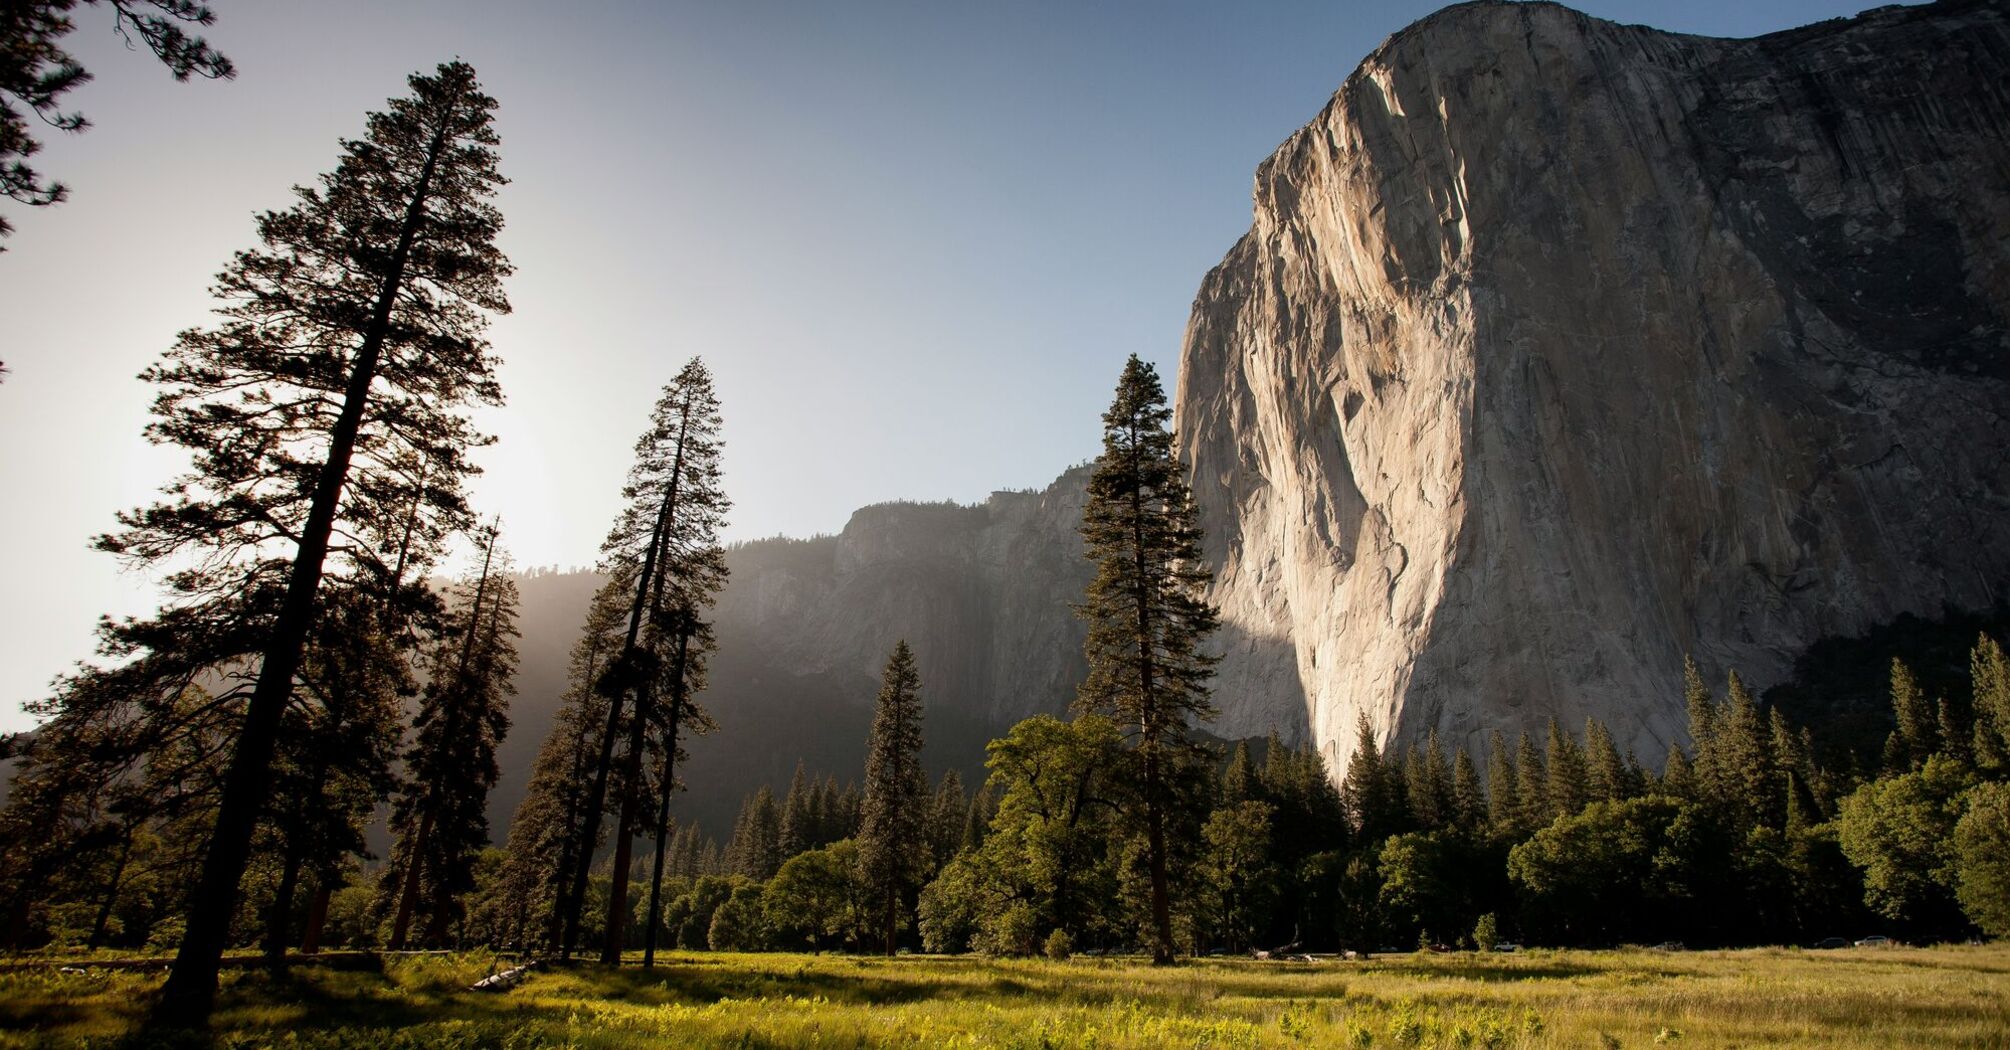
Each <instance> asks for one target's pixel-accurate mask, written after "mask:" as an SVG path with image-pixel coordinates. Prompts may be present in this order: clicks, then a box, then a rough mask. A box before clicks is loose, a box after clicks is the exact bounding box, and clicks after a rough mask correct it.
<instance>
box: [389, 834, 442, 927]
mask: <svg viewBox="0 0 2010 1050" xmlns="http://www.w3.org/2000/svg"><path fill="white" fill-rule="evenodd" d="M432 837H433V815H432V814H431V813H424V814H421V815H420V817H419V833H418V834H417V835H414V836H412V848H411V849H410V850H409V851H407V852H406V854H405V878H404V880H403V881H404V885H403V886H401V887H399V889H398V917H397V919H396V920H394V921H393V922H392V924H391V941H390V943H389V944H386V945H385V947H387V948H389V949H391V950H392V951H394V952H401V951H404V950H405V938H406V935H408V934H410V933H411V931H412V912H413V911H414V910H415V909H416V908H417V907H418V904H419V869H420V868H423V867H425V865H426V850H427V849H428V848H430V847H431V846H432Z"/></svg>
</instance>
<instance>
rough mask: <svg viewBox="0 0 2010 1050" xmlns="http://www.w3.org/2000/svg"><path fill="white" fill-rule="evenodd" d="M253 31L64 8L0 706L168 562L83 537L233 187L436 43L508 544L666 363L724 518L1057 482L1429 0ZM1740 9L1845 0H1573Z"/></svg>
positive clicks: (47, 674) (363, 1)
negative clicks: (480, 220)
mask: <svg viewBox="0 0 2010 1050" xmlns="http://www.w3.org/2000/svg"><path fill="white" fill-rule="evenodd" d="M212 3H213V6H214V7H215V8H216V10H217V13H218V16H219V19H220V21H219V23H218V25H217V26H216V27H215V28H214V30H213V31H211V33H210V34H209V35H210V37H211V39H212V40H213V41H214V42H215V43H217V44H218V45H219V46H221V47H222V48H223V50H225V51H226V52H227V53H228V54H229V55H230V56H231V57H232V58H233V59H234V60H235V61H236V62H237V63H238V65H239V67H240V73H239V76H238V78H237V79H236V80H235V81H232V82H226V83H206V82H197V83H191V84H181V85H178V84H174V83H172V82H171V81H169V79H168V78H167V76H166V74H165V73H164V72H163V71H162V70H161V68H160V67H159V66H158V64H156V63H154V62H153V61H152V59H151V57H150V56H147V55H145V54H143V53H129V52H127V51H126V50H124V48H123V47H122V46H121V44H120V41H119V40H118V38H117V37H116V36H115V35H113V33H112V31H111V26H110V23H109V20H108V19H107V17H106V14H105V12H104V11H103V10H100V9H98V8H95V7H81V8H80V9H79V10H78V11H77V12H76V19H77V21H78V23H79V28H78V30H77V32H76V33H75V34H73V36H72V37H71V38H70V39H71V45H72V49H73V50H74V51H75V53H76V54H77V55H78V56H79V57H80V58H81V59H82V60H83V61H84V63H85V65H86V66H87V67H88V68H89V69H90V70H91V72H92V73H94V74H95V75H96V77H97V79H96V81H95V82H94V83H92V84H90V85H87V86H86V87H84V88H82V89H79V90H77V91H75V92H74V93H72V95H71V96H69V98H68V102H69V104H70V107H71V108H78V109H82V110H83V111H85V113H86V114H88V115H89V116H90V118H91V119H92V120H93V122H94V123H95V124H96V127H94V128H93V129H92V130H90V131H89V132H87V133H85V134H83V135H79V136H73V137H65V138H61V139H59V140H57V141H51V142H49V145H48V148H47V149H46V151H45V152H44V153H43V154H42V155H41V157H40V158H39V162H40V164H41V166H42V167H43V169H44V171H45V172H46V173H48V174H51V175H54V176H57V177H60V178H62V179H63V180H64V181H66V182H68V183H69V184H70V185H71V188H72V193H73V197H72V200H71V201H70V203H68V204H65V205H63V206H61V207H59V208H51V209H40V210H36V211H33V212H30V211H28V210H27V209H24V208H21V207H19V206H15V205H11V204H8V203H6V202H0V209H4V210H5V213H6V214H7V215H8V216H9V217H10V218H11V219H13V220H14V222H15V224H16V225H17V226H18V227H19V232H18V233H17V234H16V235H15V236H14V237H13V238H12V239H11V240H10V241H9V242H8V245H7V247H8V251H7V252H6V253H5V254H0V319H4V320H0V359H4V360H5V361H6V362H7V363H8V366H9V368H10V369H11V372H12V374H11V375H10V376H9V377H8V378H7V380H6V382H5V383H4V385H0V493H4V497H0V499H4V502H0V731H4V730H12V729H20V728H25V727H27V726H28V725H29V724H30V723H31V721H32V720H31V719H30V718H29V717H28V716H27V715H25V714H24V713H22V712H21V711H20V704H21V703H22V702H24V701H27V700H30V699H32V698H34V697H36V696H38V695H40V694H41V693H42V692H43V691H44V690H45V687H46V684H47V683H48V681H49V679H50V678H51V677H52V676H53V675H55V674H56V673H58V672H60V671H62V670H64V669H65V668H67V667H68V666H69V665H70V664H71V663H73V662H74V661H76V660H78V659H81V658H84V657H86V656H88V655H89V653H90V645H91V635H90V629H91V625H92V622H93V621H94V619H95V618H96V617H97V616H98V615H99V614H101V613H108V612H110V613H137V612H143V611H145V610H147V609H149V608H150V607H151V603H152V601H153V597H152V590H151V585H150V582H149V581H148V580H147V579H146V578H145V577H143V576H139V575H136V574H127V573H121V572H120V571H119V570H118V569H117V567H116V565H115V564H114V563H113V561H112V559H110V558H109V557H107V556H105V555H101V554H95V553H92V552H90V551H89V550H87V549H86V545H87V543H88V540H89V537H90V536H91V535H93V534H95V533H98V532H102V531H104V530H106V529H107V528H109V527H110V526H111V525H112V524H113V515H114V513H115V512H117V511H118V510H120V509H122V508H127V507H132V506H135V505H138V504H140V503H142V502H144V501H146V500H147V499H148V498H149V497H150V494H151V493H152V491H153V489H154V488H155V487H156V486H157V485H158V484H159V483H160V482H161V481H162V480H163V479H164V478H165V477H166V476H167V475H168V474H170V473H171V472H173V471H174V470H175V469H177V467H178V466H179V463H178V461H177V458H176V457H175V456H173V455H172V454H170V453H167V452H163V451H161V450H157V449H150V448H148V447H147V446H146V445H145V443H144V442H143V441H142V440H141V439H140V436H139V434H140V429H141V427H142V426H143V425H144V424H145V422H146V418H147V417H146V406H147V403H148V401H149V397H150V394H149V391H148V390H147V389H146V388H145V387H144V386H143V385H142V384H140V383H139V382H137V381H136V380H135V379H134V378H133V377H134V375H135V374H136V373H138V372H139V371H140V369H141V368H143V367H145V366H146V365H147V364H148V363H149V362H150V361H152V360H153V359H154V358H155V357H156V355H158V354H159V352H160V351H161V350H162V349H163V348H165V347H166V346H167V345H168V344H169V343H170V342H171V341H172V338H173V335H174V333H175V332H176V331H177V330H178V329H181V328H183V327H187V326H189V325H194V324H200V323H202V322H203V320H204V315H205V312H206V310H207V309H208V302H209V300H208V297H207V295H206V293H205V288H206V287H207V285H208V282H209V280H210V278H211V277H212V275H214V273H215V272H216V271H217V269H218V268H219V267H220V266H221V265H222V263H223V262H224V261H225V260H226V259H227V258H228V257H229V254H230V253H231V252H232V251H234V250H238V249H241V248H244V247H247V246H249V245H250V243H251V215H252V213H253V212H254V211H256V210H259V209H264V208H272V207H278V206H283V205H284V204H285V203H286V201H287V187H289V186H291V185H293V184H295V183H302V182H308V181H311V180H312V179H313V178H314V177H315V175H316V174H317V173H320V172H322V171H325V170H327V169H328V168H329V167H331V166H332V162H333V159H334V157H335V152H336V139H337V138H338V137H339V136H344V135H353V134H356V133H357V132H358V131H359V130H360V128H361V125H362V118H363V114H364V112H365V111H366V110H369V109H373V108H376V107H378V106H379V105H381V103H382V102H383V100H384V99H385V98H386V97H387V96H390V95H393V94H398V93H401V92H402V91H403V81H404V77H405V75H406V74H408V73H410V72H412V71H413V70H416V69H430V68H432V66H434V65H435V64H437V63H438V62H440V61H443V60H445V59H448V58H451V57H455V56H459V57H462V58H465V59H466V60H468V61H469V62H471V63H473V64H474V65H475V67H476V68H477V69H478V70H479V71H480V73H481V75H482V79H483V81H484V83H485V84H486V86H487V87H488V89H489V91H490V93H491V94H493V95H495V96H496V97H497V99H498V100H499V101H500V103H501V110H500V115H499V126H500V131H501V134H502V136H503V149H502V157H503V170H504V172H505V174H507V175H508V176H509V177H510V178H511V179H513V180H514V182H513V184H512V185H511V186H509V187H508V188H507V189H506V191H505V192H504V194H503V196H502V197H501V199H500V202H499V203H500V205H501V207H502V209H503V211H504V213H505V215H506V216H507V218H508V221H509V228H508V230H507V231H506V233H505V237H504V247H505V249H506V250H507V251H508V252H509V254H510V255H511V256H512V258H513V260H514V261H515V263H516V265H517V267H518V269H519V272H518V275H517V276H516V278H515V279H514V280H513V281H512V283H511V284H510V286H509V291H510V295H511V298H512V299H513V300H514V302H515V305H516V312H515V314H513V315H512V316H510V317H507V318H504V319H503V320H502V321H500V322H499V323H498V324H497V325H496V327H495V328H494V330H493V333H492V334H493V338H494V341H495V344H496V346H497V348H498V350H499V351H500V352H501V353H502V355H503V356H504V358H505V360H506V362H507V364H506V367H505V369H504V372H503V381H504V385H505V390H506V392H507V394H508V396H509V399H510V404H509V406H508V407H507V408H506V409H503V410H501V411H500V412H498V413H496V414H494V415H493V416H492V417H491V418H489V419H488V420H487V425H488V427H489V429H490V430H492V431H493V432H494V433H496V434H497V435H498V436H499V437H500V438H501V443H500V444H499V445H498V446H497V447H496V448H494V449H491V450H489V451H488V452H487V453H485V454H484V456H483V457H482V461H483V462H484V463H485V464H486V466H487V467H488V471H489V472H488V474H487V476H486V477H484V478H483V479H482V480H481V481H480V482H479V483H478V485H477V494H478V497H479V500H480V503H481V505H482V507H483V509H484V510H485V511H489V512H500V513H501V514H502V516H503V521H504V528H505V536H506V542H507V543H509V544H510V545H511V546H512V547H513V548H514V550H515V552H516V556H517V562H518V564H522V565H550V564H557V565H563V566H573V565H583V564H588V563H590V562H591V561H592V560H593V557H594V551H595V548H596V545H597V544H598V542H599V540H600V537H601V535H602V533H603V531H604V529H605V528H606V525H607V521H608V519H609V517H610V515H611V514H612V512H613V509H614V505H615V500H616V491H617V489H618V488H619V485H620V481H621V476H622V473H623V471H624V470H625V469H626V465H627V464H626V457H627V453H628V448H629V445H630V443H631V442H632V441H633V439H634V436H635V433H636V431H637V429H638V428H639V426H640V424H641V422H642V420H643V417H644V415H645V413H646V411H647V408H648V405H649V403H650V401H651V400H652V399H653V394H654V391H655V389H656V388H657V387H658V386H660V384H662V383H663V382H664V381H665V380H666V379H668V378H669V376H670V375H671V374H672V373H673V372H674V371H675V370H676V368H677V366H678V365H679V364H680V363H681V362H682V361H683V360H684V359H685V358H687V357H689V356H691V355H693V354H698V355H703V356H704V357H705V358H706V359H707V360H708V361H709V362H710V363H711V364H712V365H713V367H714V369H715V371H716V373H717V375H718V380H719V386H720V392H721V395H722V398H723V400H724V403H725V411H726V420H727V438H728V442H729V450H728V459H727V464H726V467H727V471H728V479H729V484H728V487H729V491H730V492H731V494H732V495H733V498H734V499H735V500H736V502H737V509H736V511H735V513H734V515H733V527H732V531H731V535H732V536H733V537H735V538H752V537H757V536H765V535H773V534H776V533H787V534H791V535H806V534H810V533H815V532H830V531H835V530H836V529H838V528H840V527H842V526H843V524H844V522H845V520H846V518H847V516H848V515H849V514H850V512H851V511H852V510H853V509H854V508H856V507H858V506H861V505H864V504H867V503H872V502H876V501H880V500H886V499H894V498H920V499H942V498H954V499H959V500H966V501H967V500H977V499H981V498H983V497H984V496H985V495H986V494H987V493H988V492H990V491H991V490H992V489H995V488H1005V487H1031V486H1040V485H1044V484H1046V483H1047V482H1048V481H1050V480H1051V479H1052V478H1053V477H1054V476H1055V475H1056V474H1057V473H1059V472H1060V471H1061V470H1062V469H1063V468H1064V467H1066V466H1067V465H1069V464H1070V463H1074V462H1078V461H1081V460H1084V459H1087V458H1089V457H1090V456H1092V455H1094V453H1095V452H1096V450H1097V428H1098V416H1099V414H1100V413H1101V411H1102V409H1103V408H1104V407H1105V405H1106V403H1107V401H1108V398H1109V394H1110V390H1111V388H1112V386H1113V385H1114V383H1115V379H1116V375H1117V372H1118V370H1119V368H1120V366H1121V364H1122V362H1123V360H1124V358H1125V356H1126V355H1128V354H1131V353H1137V354H1140V355H1142V356H1144V357H1145V358H1146V359H1148V360H1151V361H1155V362H1157V363H1158V365H1159V368H1160V371H1161V373H1162V374H1164V375H1165V376H1166V377H1167V379H1168V381H1169V382H1170V380H1171V378H1172V373H1173V371H1174V367H1175V364H1176V362H1177V359H1178V353H1179V341H1180V335H1181V332H1182V330H1183V328H1184V325H1185V322H1186V316H1187V309H1188V306H1189V304H1190V303H1191V301H1192V297H1193V294H1194V291H1195V290H1196V288H1197V287H1198V286H1199V283H1200V279H1201V277H1202V275H1203V274H1204V273H1206V271H1207V270H1208V268H1209V267H1211V266H1213V265H1214V263H1215V262H1217V261H1218V260H1219V259H1220V258H1221V256H1222V254H1223V253H1224V252H1225V251H1226V250H1227V249H1228V248H1229V246H1230V245H1231V244H1233V243H1234V241H1235V239H1236V237H1238V236H1239V235H1240V234H1241V233H1242V231H1243V230H1244V229H1246V228H1247V226H1248V222H1249V187H1250V179H1251V174H1252V172H1253V171H1254V169H1255V167H1256V165H1257V163H1258V162H1259V161H1261V160H1262V159H1263V158H1264V157H1265V156H1266V155H1267V154H1268V153H1269V152H1270V151H1271V149H1272V148H1274V147H1275V146H1276V145H1277V144H1278V143H1279V142H1280V141H1281V140H1282V139H1284V137H1285V136H1287V135H1289V134H1290V133H1291V132H1292V131H1293V130H1294V129H1296V128H1297V127H1298V126H1299V125H1301V124H1303V123H1304V122H1305V121H1306V120H1308V119H1309V118H1311V117H1312V116H1313V115H1314V114H1315V113H1316V112H1317V111H1318V110H1319V108H1320V107H1321V106H1322V105H1324V104H1325V102H1326V100H1327V98H1328V97H1329V96H1330V95H1331V94H1332V92H1333V91H1334V90H1335V89H1337V88H1338V87H1339V85H1340V82H1341V81H1342V80H1343V79H1344V78H1345V77H1346V75H1347V74H1348V72H1350V71H1351V70H1352V69H1353V67H1354V66H1355V65H1356V64H1357V63H1358V62H1359V61H1360V59H1361V58H1362V57H1363V56H1365V55H1366V54H1367V53H1368V52H1369V51H1370V50H1372V49H1373V48H1374V47H1375V46H1376V45H1377V44H1378V43H1379V42H1380V41H1381V40H1382V39H1383V38H1384V37H1386V36H1387V35H1388V34H1389V33H1391V32H1393V31H1395V30H1397V29H1399V28H1401V27H1402V26H1404V25H1406V24H1408V23H1409V22H1411V21H1413V20H1415V19H1416V18H1418V17H1421V16H1422V15H1424V14H1427V13H1429V12H1430V11H1431V10H1433V9H1435V8H1436V7H1437V6H1439V5H1437V4H1433V3H1425V2H1412V0H1403V2H1396V0H1389V2H1375V3H1365V2H1333V3H1325V4H1309V3H1291V4H1283V3H1278V4H1252V3H1208V4H1199V3H1179V4H1173V3H1167V4H1125V3H1109V2H1090V3H1080V2H1075V3H966V2H939V0H938V2H926V0H917V2H912V3H873V2H863V0H860V2H844V3H827V2H826V3H818V2H810V0H804V2H800V3H794V4H781V3H770V2H763V0H743V2H732V3H669V2H664V3H641V2H631V3H592V2H588V0H582V2H578V3H551V2H546V3H539V4H532V3H526V2H518V0H425V2H412V0H344V2H342V3H327V2H307V0H256V2H253V0H212ZM1582 6H1583V7H1584V8H1585V9H1586V10H1588V11H1590V12H1591V13H1593V14H1597V15H1600V16H1602V17H1607V18H1613V19H1616V20H1619V21H1627V22H1645V23H1647V24H1650V25H1656V26H1658V27H1661V28H1665V29H1672V30H1679V31H1684V32H1698V33H1707V34H1712V35H1722V36H1746V35H1752V34H1756V33H1761V32H1767V31H1770V30H1774V29H1780V28H1785V27H1788V26H1793V25H1799V24H1803V23H1806V22H1810V21H1815V20H1818V19H1821V18H1829V17H1834V16H1837V15H1843V14H1852V13H1854V12H1855V11H1857V10H1858V9H1860V8H1861V7H1864V6H1870V5H1868V4H1864V3H1861V2H1851V0H1829V2H1821V0H1769V2H1767V3H1753V2H1751V0H1737V2H1726V0H1696V2H1691V3H1684V4H1679V5H1677V4H1657V3H1646V2H1621V0H1609V2H1607V0H1589V2H1587V3H1585V4H1583V5H1582Z"/></svg>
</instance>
